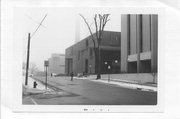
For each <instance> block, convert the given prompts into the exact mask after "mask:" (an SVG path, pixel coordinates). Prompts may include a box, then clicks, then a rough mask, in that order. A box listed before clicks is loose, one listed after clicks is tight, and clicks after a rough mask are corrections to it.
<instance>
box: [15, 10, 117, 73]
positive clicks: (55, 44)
mask: <svg viewBox="0 0 180 119" xmlns="http://www.w3.org/2000/svg"><path fill="white" fill-rule="evenodd" d="M101 12H102V11H101ZM79 13H81V14H82V15H83V16H84V17H86V18H87V20H88V22H89V23H92V22H93V15H94V14H95V13H98V12H97V11H95V10H94V9H92V8H91V9H83V8H81V9H75V8H28V7H24V8H15V9H14V38H15V40H22V41H23V46H22V54H23V61H26V55H27V54H26V52H27V51H26V50H27V37H28V33H31V34H32V33H33V32H34V31H35V29H36V28H37V26H38V22H40V21H41V20H42V19H43V17H44V16H45V14H47V17H46V18H45V20H44V22H43V26H41V27H40V28H39V30H38V31H37V32H36V34H35V35H34V36H33V37H32V39H31V49H30V62H34V63H36V65H37V66H38V68H39V69H40V70H43V69H44V66H43V65H44V64H43V63H44V60H47V59H48V58H50V57H51V54H52V53H60V54H65V49H66V48H67V47H69V46H71V45H73V44H74V43H75V30H76V28H75V26H76V21H77V18H78V17H79V21H80V39H83V38H85V37H87V36H88V35H89V31H88V29H87V26H86V25H85V23H84V21H83V20H82V18H80V16H78V14H79ZM103 13H110V17H109V18H110V21H109V22H108V23H107V25H106V27H105V30H108V31H118V32H120V30H121V21H120V14H119V13H118V11H107V10H106V11H105V12H103ZM92 27H94V25H92Z"/></svg>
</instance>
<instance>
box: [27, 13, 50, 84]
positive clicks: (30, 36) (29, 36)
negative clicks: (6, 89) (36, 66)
mask: <svg viewBox="0 0 180 119" xmlns="http://www.w3.org/2000/svg"><path fill="white" fill-rule="evenodd" d="M46 16H47V14H46V15H45V16H44V18H43V19H42V21H41V22H40V24H39V26H38V27H37V28H36V30H35V31H34V32H33V34H32V35H31V34H30V33H28V49H27V62H26V77H25V85H28V70H29V52H30V39H31V38H32V37H33V36H34V34H35V33H36V32H37V30H38V29H39V27H40V26H41V25H42V23H43V21H44V19H45V18H46Z"/></svg>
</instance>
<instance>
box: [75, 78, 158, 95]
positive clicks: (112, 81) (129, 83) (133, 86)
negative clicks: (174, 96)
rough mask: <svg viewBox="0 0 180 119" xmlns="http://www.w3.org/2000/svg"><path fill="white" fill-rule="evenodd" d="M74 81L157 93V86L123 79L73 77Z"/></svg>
mask: <svg viewBox="0 0 180 119" xmlns="http://www.w3.org/2000/svg"><path fill="white" fill-rule="evenodd" d="M74 78H76V79H84V80H90V81H94V82H99V83H105V84H110V85H115V86H120V87H125V88H131V89H137V90H142V91H153V92H157V84H154V83H144V84H140V83H139V82H136V81H128V80H124V79H113V78H109V79H110V80H108V78H102V79H98V80H96V76H94V75H93V76H88V77H74Z"/></svg>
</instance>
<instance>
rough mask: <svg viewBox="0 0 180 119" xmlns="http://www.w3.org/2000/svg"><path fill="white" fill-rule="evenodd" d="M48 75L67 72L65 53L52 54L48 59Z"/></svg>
mask: <svg viewBox="0 0 180 119" xmlns="http://www.w3.org/2000/svg"><path fill="white" fill-rule="evenodd" d="M48 61H49V66H48V75H51V74H52V73H53V74H57V75H58V74H65V55H64V54H52V55H51V57H50V58H49V59H48Z"/></svg>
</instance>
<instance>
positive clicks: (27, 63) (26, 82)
mask: <svg viewBox="0 0 180 119" xmlns="http://www.w3.org/2000/svg"><path fill="white" fill-rule="evenodd" d="M30 39H31V35H30V33H28V49H27V62H26V77H25V85H28V70H29V52H30Z"/></svg>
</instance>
